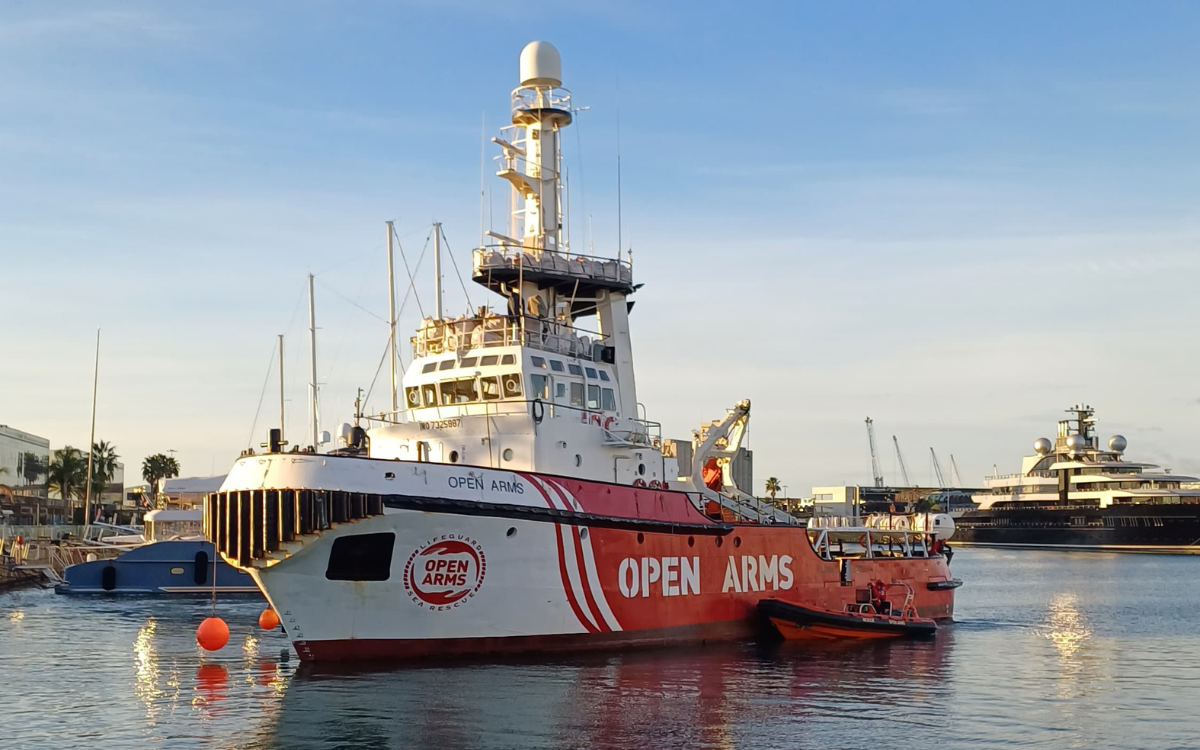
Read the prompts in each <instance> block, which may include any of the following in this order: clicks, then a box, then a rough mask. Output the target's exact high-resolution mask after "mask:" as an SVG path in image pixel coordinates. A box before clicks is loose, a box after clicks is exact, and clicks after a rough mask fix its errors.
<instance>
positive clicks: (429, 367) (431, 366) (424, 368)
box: [421, 362, 437, 372]
mask: <svg viewBox="0 0 1200 750" xmlns="http://www.w3.org/2000/svg"><path fill="white" fill-rule="evenodd" d="M436 369H437V362H426V363H425V364H423V365H421V372H433V371H434V370H436Z"/></svg>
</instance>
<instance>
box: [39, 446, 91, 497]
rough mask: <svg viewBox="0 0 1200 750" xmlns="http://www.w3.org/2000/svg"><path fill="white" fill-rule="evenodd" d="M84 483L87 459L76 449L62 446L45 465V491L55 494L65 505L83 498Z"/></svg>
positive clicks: (85, 480)
mask: <svg viewBox="0 0 1200 750" xmlns="http://www.w3.org/2000/svg"><path fill="white" fill-rule="evenodd" d="M86 482H87V459H86V458H84V457H83V452H82V451H80V450H79V449H78V448H72V447H71V446H69V445H67V446H63V447H62V448H61V449H60V450H59V451H58V452H57V453H55V454H54V458H52V459H50V462H49V463H48V464H46V486H47V489H49V490H50V491H51V492H57V493H58V495H59V497H61V498H62V499H63V503H64V504H66V505H69V504H70V502H71V500H72V499H79V498H81V497H83V495H84V487H85V485H86Z"/></svg>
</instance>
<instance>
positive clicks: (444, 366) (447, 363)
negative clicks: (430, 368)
mask: <svg viewBox="0 0 1200 750" xmlns="http://www.w3.org/2000/svg"><path fill="white" fill-rule="evenodd" d="M453 367H454V360H452V359H443V360H442V361H441V363H439V364H438V369H439V370H450V369H452V368H453Z"/></svg>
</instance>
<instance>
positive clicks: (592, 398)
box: [587, 385, 600, 409]
mask: <svg viewBox="0 0 1200 750" xmlns="http://www.w3.org/2000/svg"><path fill="white" fill-rule="evenodd" d="M587 394H588V408H589V409H599V408H600V386H598V385H589V386H588V387H587Z"/></svg>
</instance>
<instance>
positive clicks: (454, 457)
mask: <svg viewBox="0 0 1200 750" xmlns="http://www.w3.org/2000/svg"><path fill="white" fill-rule="evenodd" d="M520 73H521V77H520V86H518V88H517V89H515V90H514V91H513V93H512V96H511V105H512V106H511V111H512V125H511V126H509V127H507V128H505V130H504V132H503V134H502V136H503V137H501V138H497V139H495V142H496V144H497V145H498V146H499V148H500V152H501V154H500V159H499V164H500V168H499V170H498V176H499V177H500V178H502V179H504V180H506V181H507V182H508V183H509V184H510V186H511V189H512V201H511V205H512V207H513V210H512V214H511V218H510V221H509V223H508V227H507V231H506V233H503V234H502V233H498V232H493V233H490V236H491V238H492V240H494V242H493V243H492V244H490V245H486V246H483V247H480V248H477V249H476V250H475V251H474V256H473V264H472V269H473V270H472V278H473V280H474V281H475V282H476V283H478V284H480V285H482V286H484V287H486V288H487V289H489V290H490V291H492V292H495V293H496V294H498V295H500V298H501V299H502V300H503V305H502V306H499V307H498V308H497V309H492V308H490V307H487V306H484V307H481V308H479V309H477V310H476V311H474V312H472V313H471V314H467V315H460V316H457V317H447V316H445V314H444V312H443V310H442V305H441V301H440V291H439V292H438V294H437V295H436V296H437V300H436V301H435V310H434V313H433V315H431V316H429V317H427V318H425V319H424V320H423V321H422V322H421V325H420V327H419V329H418V331H417V333H416V335H415V336H414V337H413V338H412V340H411V344H412V352H413V360H412V363H411V364H410V365H409V367H408V368H407V371H406V372H405V373H404V375H403V378H402V383H401V384H399V385H398V387H397V390H398V391H399V393H397V394H396V396H399V397H400V398H402V403H403V407H402V408H397V409H396V411H394V412H393V413H391V414H388V415H385V418H384V420H383V421H382V422H377V423H376V425H375V426H373V427H371V428H370V429H364V428H363V427H362V426H360V425H358V424H356V425H355V426H353V427H351V426H349V425H347V426H346V427H345V428H344V429H343V431H342V435H343V436H344V445H343V446H342V447H341V448H339V449H337V450H335V451H332V452H330V453H326V454H321V453H318V452H317V450H316V449H315V448H309V449H306V450H294V451H293V452H290V453H285V452H283V449H282V444H281V443H280V441H279V438H278V437H277V435H276V436H274V437H273V438H272V439H271V440H270V441H269V443H268V450H267V453H265V454H258V455H256V454H253V453H250V452H248V453H247V454H246V455H245V456H243V457H242V458H241V459H239V460H238V461H237V462H236V464H235V465H234V467H233V469H232V470H231V471H230V473H229V475H228V477H227V479H226V481H225V484H224V485H223V486H222V488H221V491H220V492H217V493H214V494H213V495H210V496H209V497H208V498H207V499H206V505H205V510H206V514H205V518H206V531H207V533H208V535H209V536H210V538H212V539H213V541H214V542H215V543H216V545H217V548H218V549H219V550H220V552H221V554H222V555H223V556H224V557H225V559H226V560H228V561H230V562H231V563H233V564H235V565H237V566H238V567H239V568H241V569H243V570H247V571H249V572H250V573H251V574H252V575H253V576H254V578H255V580H256V581H257V582H258V584H259V585H260V587H261V588H262V589H263V591H264V593H265V594H266V596H267V597H268V599H269V600H270V601H271V603H272V605H273V606H274V608H275V609H276V610H277V611H278V612H279V613H280V615H281V617H282V619H283V622H284V624H285V626H286V628H287V631H288V635H289V637H290V638H291V639H292V641H293V644H294V645H295V647H296V649H297V651H298V652H299V654H300V655H301V657H302V658H304V659H355V658H398V659H405V658H419V657H428V656H448V655H469V654H481V653H492V652H500V651H504V652H514V651H543V650H576V649H588V648H605V647H609V646H616V645H621V646H630V645H647V644H655V643H666V642H690V641H705V640H721V639H729V638H737V637H744V636H746V635H748V634H750V633H751V632H753V629H754V626H755V623H756V619H755V607H756V605H757V602H758V600H759V599H760V598H762V597H763V596H766V595H768V594H769V595H771V596H776V597H779V598H788V599H793V600H795V601H798V602H809V603H812V604H814V605H820V606H824V607H827V608H834V609H840V608H841V607H842V606H844V604H845V603H847V602H853V601H854V600H855V597H856V596H858V595H860V593H861V592H863V591H865V590H866V589H867V588H868V587H869V585H870V583H871V582H872V581H878V580H886V581H888V582H892V581H904V582H905V583H906V584H907V585H909V586H910V587H911V588H912V590H914V591H916V592H917V594H916V599H915V602H914V606H915V607H916V608H917V610H918V611H919V612H920V613H921V614H922V615H923V616H927V617H934V618H938V619H943V620H945V619H948V618H950V617H951V615H952V612H953V589H954V587H955V586H956V585H957V583H958V582H956V581H954V580H953V579H952V578H951V577H950V575H949V569H948V567H947V560H946V558H945V556H944V555H942V554H941V552H940V549H941V547H940V541H941V540H942V539H944V536H945V533H943V531H944V529H946V528H947V527H938V528H937V529H935V528H933V527H932V526H931V527H930V529H929V530H920V531H919V530H915V529H909V528H908V527H907V526H905V527H903V528H899V527H897V528H888V529H881V528H866V527H865V526H864V527H862V528H856V527H854V526H853V524H848V525H847V526H846V527H845V528H842V527H839V528H837V529H826V528H813V529H809V528H807V527H806V526H805V525H803V524H802V523H801V522H799V521H798V520H797V519H794V518H793V517H792V516H790V515H789V514H787V513H784V512H783V511H780V510H777V509H774V508H772V507H770V504H766V505H765V506H764V505H763V504H762V503H760V502H758V501H756V500H755V499H754V498H752V497H751V496H750V495H749V494H748V493H747V492H746V491H745V490H746V489H747V488H748V485H747V484H746V483H745V480H744V479H742V477H743V475H744V474H745V473H746V472H745V471H744V469H739V464H738V461H739V457H741V456H743V455H744V452H743V450H742V443H743V440H744V437H745V435H746V432H747V427H748V423H749V419H750V403H749V401H743V402H740V403H738V404H736V405H735V406H734V407H733V408H731V409H729V410H728V411H727V412H726V414H725V416H724V417H722V418H721V419H718V420H715V421H713V422H711V423H709V424H706V425H704V426H702V427H701V428H700V429H698V430H696V431H695V432H694V433H693V434H692V436H691V438H690V439H683V440H670V439H665V438H663V437H662V434H661V427H660V425H659V424H658V423H656V422H653V421H650V420H649V419H648V418H647V415H646V410H645V407H643V406H642V404H640V403H639V402H638V395H637V387H636V378H635V373H634V364H633V346H632V340H631V337H630V317H629V313H630V309H631V307H632V302H631V300H630V296H631V295H632V294H633V293H634V292H635V291H636V290H637V289H638V285H636V284H635V283H634V281H633V268H632V265H631V263H630V262H629V261H628V259H621V258H601V257H594V256H588V255H581V254H577V253H575V252H573V251H571V250H570V247H569V239H568V235H567V233H566V231H565V229H564V225H565V223H566V221H565V218H566V212H565V211H564V210H563V205H564V186H563V181H562V180H561V179H560V174H561V171H562V170H561V163H562V156H561V153H560V139H561V133H562V130H563V128H565V127H567V126H568V125H569V124H570V122H571V118H572V108H571V104H570V93H569V92H568V91H566V90H565V89H564V88H562V74H561V62H560V59H559V55H558V52H557V50H555V49H554V48H553V47H552V46H551V45H549V44H547V43H544V42H534V43H532V44H530V45H528V46H527V47H525V49H524V50H523V51H522V53H521V59H520ZM439 287H440V284H439ZM396 400H400V399H396ZM398 406H399V405H398ZM360 417H361V415H360ZM314 433H315V429H314ZM947 521H948V519H947ZM946 533H948V532H946ZM843 537H844V538H845V539H844V540H843V539H842V538H843ZM860 540H865V542H860Z"/></svg>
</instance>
